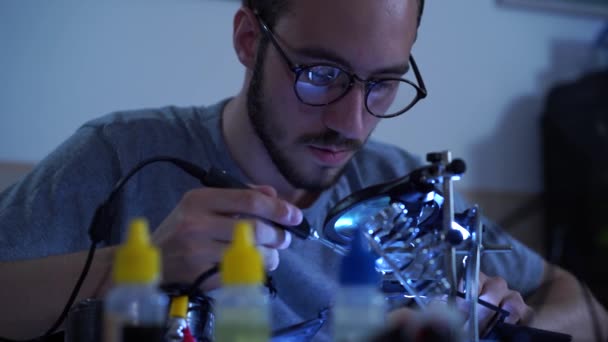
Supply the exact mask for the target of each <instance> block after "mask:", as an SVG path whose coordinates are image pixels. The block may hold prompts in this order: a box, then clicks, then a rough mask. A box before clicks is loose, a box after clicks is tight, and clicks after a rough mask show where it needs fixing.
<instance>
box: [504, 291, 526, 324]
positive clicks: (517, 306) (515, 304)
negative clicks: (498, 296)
mask: <svg viewBox="0 0 608 342" xmlns="http://www.w3.org/2000/svg"><path fill="white" fill-rule="evenodd" d="M501 307H502V308H503V309H505V310H507V311H509V316H507V318H506V319H505V322H507V323H512V324H516V323H519V322H520V321H521V320H525V319H526V318H527V317H528V316H529V315H531V314H532V309H531V308H530V307H529V306H528V305H526V303H525V302H524V300H523V298H522V297H521V294H519V292H515V291H511V293H510V294H509V295H507V296H506V297H505V298H503V300H502V303H501Z"/></svg>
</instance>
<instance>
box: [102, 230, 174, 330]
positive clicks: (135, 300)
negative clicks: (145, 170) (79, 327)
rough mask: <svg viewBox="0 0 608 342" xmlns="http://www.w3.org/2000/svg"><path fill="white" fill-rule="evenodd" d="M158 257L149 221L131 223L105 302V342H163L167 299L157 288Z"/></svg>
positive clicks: (159, 267)
mask: <svg viewBox="0 0 608 342" xmlns="http://www.w3.org/2000/svg"><path fill="white" fill-rule="evenodd" d="M160 270H161V258H160V253H159V251H158V249H157V248H156V247H155V246H153V245H152V244H151V243H150V234H149V232H148V222H147V221H146V220H145V219H143V218H137V219H134V220H132V221H131V222H130V225H129V231H128V236H127V241H126V242H125V243H124V244H123V245H121V246H119V247H118V249H117V250H116V254H115V259H114V265H113V269H112V278H113V280H114V286H113V287H112V289H111V290H110V291H109V292H108V294H107V295H106V298H105V301H104V331H103V335H104V336H103V340H104V341H105V342H118V341H120V342H127V341H162V340H163V333H164V329H165V325H166V320H167V305H168V300H169V299H168V297H167V295H166V294H165V293H163V292H162V291H161V290H160V289H159V288H158V283H159V281H160Z"/></svg>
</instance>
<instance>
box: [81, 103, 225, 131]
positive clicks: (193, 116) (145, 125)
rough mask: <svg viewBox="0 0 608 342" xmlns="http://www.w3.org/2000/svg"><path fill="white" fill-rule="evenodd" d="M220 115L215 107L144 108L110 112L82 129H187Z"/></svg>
mask: <svg viewBox="0 0 608 342" xmlns="http://www.w3.org/2000/svg"><path fill="white" fill-rule="evenodd" d="M220 113H221V110H220V109H219V107H218V105H217V104H214V105H211V106H175V105H168V106H163V107H147V108H138V109H128V110H120V111H113V112H110V113H107V114H105V115H102V116H100V117H97V118H95V119H92V120H90V121H87V122H86V123H84V124H83V127H90V128H96V129H104V130H121V129H128V130H133V129H152V130H156V129H161V130H162V129H170V128H172V127H173V128H187V127H189V126H192V125H202V126H205V125H206V124H208V123H209V122H212V121H213V120H216V119H219V116H220Z"/></svg>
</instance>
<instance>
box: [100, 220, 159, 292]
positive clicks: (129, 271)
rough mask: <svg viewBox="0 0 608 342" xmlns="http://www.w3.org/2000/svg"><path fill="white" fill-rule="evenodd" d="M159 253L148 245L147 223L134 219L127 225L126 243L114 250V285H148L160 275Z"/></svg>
mask: <svg viewBox="0 0 608 342" xmlns="http://www.w3.org/2000/svg"><path fill="white" fill-rule="evenodd" d="M160 267H161V261H160V253H159V251H158V249H157V248H156V247H154V246H153V245H152V244H151V243H150V233H149V229H148V221H147V220H146V219H144V218H136V219H133V220H132V221H131V223H130V224H129V231H128V233H127V241H126V242H125V243H124V244H122V245H121V246H120V247H118V249H117V250H116V255H115V256H114V267H113V273H112V278H113V280H114V282H115V283H117V284H119V283H150V282H153V281H156V280H158V278H159V275H160Z"/></svg>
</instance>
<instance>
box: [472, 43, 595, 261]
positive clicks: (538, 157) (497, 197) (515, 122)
mask: <svg viewBox="0 0 608 342" xmlns="http://www.w3.org/2000/svg"><path fill="white" fill-rule="evenodd" d="M591 61H592V49H591V48H590V46H589V44H588V43H582V42H578V41H568V40H557V41H554V42H553V44H552V52H551V64H550V67H549V69H548V70H545V71H543V72H541V73H540V74H539V75H538V78H537V79H538V81H537V87H536V90H535V91H534V92H533V93H531V94H523V95H521V96H519V97H518V98H515V99H514V100H513V101H512V102H511V104H510V105H508V106H507V108H506V109H505V110H504V114H503V115H502V116H501V118H502V121H501V122H499V123H498V125H497V127H496V128H495V130H494V131H493V132H492V133H491V134H490V135H488V136H487V137H486V138H484V139H482V140H481V141H479V142H477V143H476V144H475V145H474V147H473V150H474V153H473V160H472V163H473V164H474V165H487V164H488V163H491V162H493V161H494V162H495V161H496V160H498V162H499V163H501V165H495V166H494V168H493V169H495V170H496V172H499V173H501V174H498V175H494V177H495V178H496V179H498V180H500V182H501V183H503V184H509V183H512V180H513V179H514V178H513V177H531V181H529V182H526V181H524V182H521V183H523V184H526V183H529V184H543V182H542V177H543V176H542V172H543V165H542V150H541V146H542V145H541V144H542V141H541V128H540V119H541V115H542V112H543V109H544V106H545V101H546V95H547V94H548V92H549V91H550V89H551V88H552V87H554V86H555V85H558V84H560V83H562V82H569V81H573V80H576V79H578V78H579V77H580V76H581V75H582V74H584V73H585V72H586V71H587V70H588V69H589V66H590V62H591ZM497 155H498V156H501V157H500V158H496V156H497ZM472 172H475V171H474V170H472ZM477 172H483V170H477ZM473 177H482V175H474V176H473ZM470 197H471V198H472V199H473V200H475V201H477V202H478V203H479V204H480V206H481V208H484V207H485V210H484V211H485V213H486V215H487V216H489V217H490V218H492V219H493V220H495V221H496V222H498V223H500V224H501V225H502V226H503V227H504V228H505V229H507V230H508V231H510V232H511V233H512V234H513V235H514V236H516V237H517V238H519V239H520V240H521V241H522V242H524V243H526V244H527V245H528V246H530V247H531V248H533V249H535V250H536V251H538V252H540V253H541V254H543V255H544V254H545V237H544V234H543V231H544V222H543V199H542V189H541V190H540V191H539V190H538V189H529V190H527V189H526V190H521V191H517V192H502V191H481V192H474V193H472V194H471V196H470Z"/></svg>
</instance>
